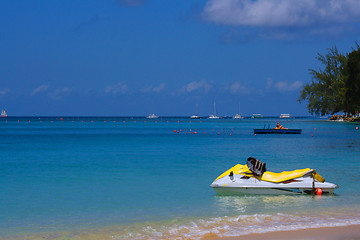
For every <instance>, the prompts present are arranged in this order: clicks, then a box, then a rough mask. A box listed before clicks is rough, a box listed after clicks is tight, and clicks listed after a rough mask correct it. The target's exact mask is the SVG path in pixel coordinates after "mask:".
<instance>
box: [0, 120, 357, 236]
mask: <svg viewBox="0 0 360 240" xmlns="http://www.w3.org/2000/svg"><path fill="white" fill-rule="evenodd" d="M278 121H280V123H281V124H282V125H284V126H286V127H289V128H301V129H302V130H303V132H302V134H301V135H257V136H255V135H254V134H253V129H254V128H263V127H264V126H265V125H266V126H268V124H270V126H272V127H273V126H275V124H276V122H278ZM356 128H360V125H359V124H356V123H344V122H330V121H327V120H324V119H319V118H295V119H289V120H280V119H279V118H264V119H241V120H233V119H219V120H208V119H201V120H190V119H189V118H159V119H156V120H148V119H145V118H140V117H134V118H130V117H129V118H117V117H64V118H61V117H30V118H29V117H8V118H1V119H0V239H39V238H42V239H202V238H211V237H217V236H219V237H224V236H237V235H242V234H246V233H251V232H269V231H278V230H290V229H302V228H312V227H321V226H343V225H351V224H360V184H359V182H360V129H356ZM250 156H252V157H255V158H258V159H259V160H262V161H264V162H266V164H267V169H268V170H269V171H274V172H280V171H285V170H294V169H299V168H306V167H309V168H314V169H316V170H317V172H318V173H320V174H321V175H322V176H323V177H324V178H325V179H326V180H327V181H329V182H332V183H335V184H337V185H339V188H338V189H336V190H335V192H336V194H335V195H327V196H326V195H324V196H308V195H307V196H303V195H301V196H300V195H299V196H298V195H296V196H285V195H284V196H282V195H279V196H266V195H264V196H251V195H249V196H216V195H215V192H214V191H213V189H212V188H210V187H209V185H210V184H211V182H212V181H213V180H214V179H215V178H216V177H218V176H219V175H220V174H221V173H223V172H224V171H225V170H227V169H229V168H230V167H232V166H234V165H235V164H237V163H241V164H245V163H246V159H247V158H248V157H250Z"/></svg>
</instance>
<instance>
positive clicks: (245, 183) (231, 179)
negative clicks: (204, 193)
mask: <svg viewBox="0 0 360 240" xmlns="http://www.w3.org/2000/svg"><path fill="white" fill-rule="evenodd" d="M210 187H212V188H213V189H214V190H215V192H216V193H217V194H218V195H244V194H245V195H246V194H251V195H252V194H264V195H268V194H269V195H279V194H290V195H294V194H312V192H313V190H314V189H321V190H322V194H333V193H334V189H335V188H337V187H338V186H337V185H335V184H333V183H328V182H324V183H321V182H318V181H315V182H314V188H313V179H312V178H310V177H300V178H296V179H292V180H291V181H286V182H282V183H272V182H266V181H261V180H258V179H255V178H244V176H243V175H238V174H234V175H233V176H224V177H222V178H220V179H217V180H216V181H214V182H213V183H212V184H211V185H210Z"/></svg>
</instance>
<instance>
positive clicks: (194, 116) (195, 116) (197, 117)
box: [190, 104, 201, 119]
mask: <svg viewBox="0 0 360 240" xmlns="http://www.w3.org/2000/svg"><path fill="white" fill-rule="evenodd" d="M190 118H191V119H200V118H201V117H200V116H199V115H198V105H197V104H196V114H195V115H192V116H190Z"/></svg>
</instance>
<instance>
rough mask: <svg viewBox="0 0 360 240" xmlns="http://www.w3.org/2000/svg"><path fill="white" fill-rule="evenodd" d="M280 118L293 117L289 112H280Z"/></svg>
mask: <svg viewBox="0 0 360 240" xmlns="http://www.w3.org/2000/svg"><path fill="white" fill-rule="evenodd" d="M280 118H291V117H290V114H289V113H282V114H280Z"/></svg>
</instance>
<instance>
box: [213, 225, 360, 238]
mask: <svg viewBox="0 0 360 240" xmlns="http://www.w3.org/2000/svg"><path fill="white" fill-rule="evenodd" d="M215 239H216V240H247V239H251V240H264V239H266V240H288V239H293V240H358V239H360V225H351V226H342V227H323V228H311V229H301V230H293V231H280V232H269V233H254V234H248V235H243V236H239V237H225V238H211V237H210V238H206V240H215Z"/></svg>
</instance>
